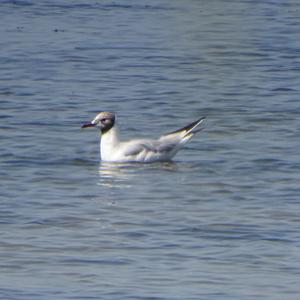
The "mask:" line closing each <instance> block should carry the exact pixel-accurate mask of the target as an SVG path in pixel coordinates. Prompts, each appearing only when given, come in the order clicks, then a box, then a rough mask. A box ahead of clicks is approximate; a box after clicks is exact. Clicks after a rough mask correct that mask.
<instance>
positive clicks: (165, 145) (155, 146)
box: [124, 140, 178, 156]
mask: <svg viewBox="0 0 300 300" xmlns="http://www.w3.org/2000/svg"><path fill="white" fill-rule="evenodd" d="M177 145H178V143H174V142H173V141H168V140H165V141H155V140H141V141H139V142H136V143H132V144H129V145H127V147H126V150H125V151H124V155H125V156H131V155H138V154H139V153H141V152H143V151H145V150H146V151H149V152H154V153H158V152H159V153H162V152H169V151H172V150H173V149H175V147H176V146H177Z"/></svg>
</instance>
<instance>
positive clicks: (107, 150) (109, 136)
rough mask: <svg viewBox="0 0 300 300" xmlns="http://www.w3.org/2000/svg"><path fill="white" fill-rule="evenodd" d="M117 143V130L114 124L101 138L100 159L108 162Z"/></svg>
mask: <svg viewBox="0 0 300 300" xmlns="http://www.w3.org/2000/svg"><path fill="white" fill-rule="evenodd" d="M119 143H120V140H119V130H118V127H117V125H116V124H115V125H114V126H113V127H112V128H111V129H110V130H108V131H107V132H105V133H104V134H103V135H102V136H101V142H100V153H101V159H102V160H104V161H110V160H111V158H112V153H113V149H114V148H116V147H117V146H118V145H119Z"/></svg>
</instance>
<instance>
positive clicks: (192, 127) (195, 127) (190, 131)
mask: <svg viewBox="0 0 300 300" xmlns="http://www.w3.org/2000/svg"><path fill="white" fill-rule="evenodd" d="M204 120H205V117H201V118H200V119H198V120H196V121H194V122H193V123H190V124H189V125H187V126H184V127H183V128H180V129H178V130H175V131H172V132H169V133H167V134H164V135H163V136H164V137H167V136H172V135H173V136H174V135H178V136H180V137H181V138H187V137H188V138H191V137H192V136H193V135H194V134H195V133H197V132H199V131H201V130H203V129H204V128H205V127H204V126H203V127H199V126H200V124H202V123H203V122H204Z"/></svg>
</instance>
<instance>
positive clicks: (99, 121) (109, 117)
mask: <svg viewBox="0 0 300 300" xmlns="http://www.w3.org/2000/svg"><path fill="white" fill-rule="evenodd" d="M115 119H116V117H115V114H114V113H112V112H108V111H102V112H100V113H99V114H98V115H97V116H96V117H95V118H94V119H93V120H92V121H91V122H88V123H85V124H83V125H82V126H81V128H87V127H97V128H98V129H100V130H101V133H102V134H104V133H105V132H107V131H109V130H110V129H111V128H112V127H113V126H114V125H115Z"/></svg>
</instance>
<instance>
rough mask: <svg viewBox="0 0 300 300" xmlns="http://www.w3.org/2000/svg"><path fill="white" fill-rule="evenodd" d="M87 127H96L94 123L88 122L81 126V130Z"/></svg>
mask: <svg viewBox="0 0 300 300" xmlns="http://www.w3.org/2000/svg"><path fill="white" fill-rule="evenodd" d="M87 127H95V124H93V123H92V122H88V123H85V124H83V125H82V126H81V128H87Z"/></svg>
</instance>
